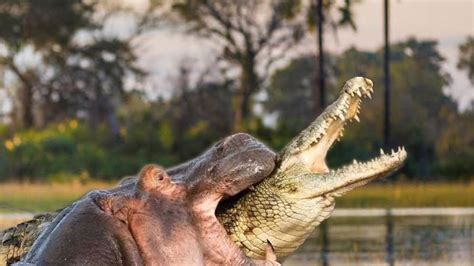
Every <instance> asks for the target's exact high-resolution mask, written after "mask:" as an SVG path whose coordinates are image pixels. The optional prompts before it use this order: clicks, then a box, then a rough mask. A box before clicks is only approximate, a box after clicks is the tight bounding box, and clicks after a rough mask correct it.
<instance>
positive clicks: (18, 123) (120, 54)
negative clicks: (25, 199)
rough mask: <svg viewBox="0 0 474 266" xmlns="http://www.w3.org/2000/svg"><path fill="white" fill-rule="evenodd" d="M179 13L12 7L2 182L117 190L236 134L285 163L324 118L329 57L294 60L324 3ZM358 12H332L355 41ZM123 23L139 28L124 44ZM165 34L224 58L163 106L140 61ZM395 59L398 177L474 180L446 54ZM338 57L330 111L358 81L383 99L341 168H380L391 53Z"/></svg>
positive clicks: (233, 4)
mask: <svg viewBox="0 0 474 266" xmlns="http://www.w3.org/2000/svg"><path fill="white" fill-rule="evenodd" d="M171 2H174V4H173V5H171V8H165V7H164V6H163V5H162V1H150V3H149V5H148V6H146V7H145V8H144V9H140V10H135V9H133V8H131V7H130V6H128V7H127V6H125V7H123V6H121V5H120V4H118V3H115V1H81V0H51V1H46V2H44V1H35V0H27V1H24V0H12V1H7V2H5V3H2V4H0V25H2V27H1V29H0V77H1V78H0V93H1V94H2V95H3V96H4V97H3V99H2V101H1V102H0V107H1V109H2V111H3V112H2V113H1V116H0V119H1V121H0V122H1V124H0V144H1V145H0V180H34V181H36V180H56V181H70V180H71V179H79V180H84V181H86V180H88V179H91V178H100V179H117V178H120V177H122V176H124V175H129V174H133V173H136V172H137V171H138V169H140V167H141V166H142V165H143V164H145V163H148V162H156V163H159V164H162V165H164V166H170V165H173V164H177V163H179V162H183V161H185V160H187V159H190V158H192V157H193V156H196V155H197V154H199V153H200V152H202V151H203V150H204V149H206V148H207V147H208V146H209V145H212V143H214V142H215V141H217V140H218V139H219V138H222V137H224V136H226V135H229V134H232V133H233V132H236V131H246V132H249V133H251V134H253V135H254V136H256V137H258V138H260V139H261V140H262V141H264V142H265V143H267V144H268V145H269V146H271V147H273V148H274V149H276V150H279V149H281V148H282V147H283V146H284V145H285V143H287V142H288V141H289V140H290V138H292V137H293V136H294V135H295V134H297V133H298V132H299V131H300V130H301V129H303V128H304V127H305V126H306V125H307V124H308V123H309V122H310V121H312V120H313V119H314V118H315V117H316V116H317V114H318V113H319V112H320V111H321V108H320V106H319V98H318V97H319V96H318V92H319V88H318V87H317V85H316V84H317V82H316V80H317V79H318V77H317V76H316V75H317V73H319V71H317V67H318V64H317V62H318V58H317V57H316V56H315V55H314V54H303V55H299V56H298V57H290V56H289V53H288V52H289V51H292V49H291V48H293V47H296V46H297V45H299V44H301V42H300V41H301V40H302V39H304V38H305V37H307V36H308V35H310V34H311V33H312V32H313V31H314V28H315V23H316V21H315V20H314V12H315V8H316V7H315V6H314V4H313V1H311V3H312V4H310V5H305V4H302V3H303V2H304V1H287V0H286V1H285V0H279V1H204V0H186V1H171ZM270 2H271V4H270ZM352 2H353V1H344V2H343V3H342V2H341V3H342V6H338V5H337V4H336V3H333V2H331V3H330V4H329V5H327V6H325V7H324V8H325V10H327V11H330V9H331V10H332V9H333V13H332V14H333V15H334V12H336V14H339V15H340V16H339V17H338V16H331V17H329V18H328V19H327V20H326V21H327V23H328V25H330V26H331V27H330V28H337V27H342V26H350V27H352V28H355V26H356V25H354V23H353V21H352V13H351V12H352V8H351V7H352ZM165 6H167V7H169V5H165ZM262 12H263V13H262ZM257 14H268V16H257ZM118 20H123V21H127V23H132V24H133V25H132V26H133V27H130V29H129V32H128V31H127V32H115V33H114V31H113V30H111V29H115V28H114V27H111V26H110V25H113V22H114V21H115V22H116V21H118ZM163 23H164V24H165V25H166V26H172V27H173V25H174V26H176V28H175V29H176V30H177V31H178V30H184V31H186V33H189V34H194V35H195V36H198V37H203V38H208V39H212V40H215V44H216V45H221V46H222V49H221V51H218V52H216V55H215V58H213V59H212V60H214V61H212V60H211V61H212V67H209V68H207V69H206V71H204V72H202V70H198V68H197V67H195V66H194V65H193V64H192V63H191V62H189V61H188V62H183V64H182V65H181V66H180V69H179V71H178V72H179V75H178V76H176V77H175V79H174V81H173V84H172V85H173V86H172V88H173V90H172V91H171V95H170V96H169V97H159V98H158V99H156V100H155V99H153V100H152V99H151V98H150V97H149V96H148V95H147V94H146V93H145V92H146V90H145V87H144V86H143V84H146V82H144V80H145V79H146V78H147V76H148V74H147V69H141V68H140V67H139V66H138V65H137V56H136V54H135V53H136V51H137V49H136V47H137V46H139V45H140V44H141V39H140V38H141V37H143V35H144V34H147V33H148V31H150V30H155V29H157V28H159V27H161V25H162V24H163ZM148 36H152V35H148ZM391 50H392V53H391V71H392V72H391V76H392V88H393V92H392V102H393V105H392V114H393V117H392V129H393V132H392V139H391V145H392V146H394V147H396V146H398V145H404V146H405V147H406V148H407V150H408V154H409V157H408V163H407V166H406V167H405V168H404V169H403V171H402V173H403V175H401V176H398V178H407V179H418V180H419V179H422V180H432V179H448V180H454V179H456V180H470V179H472V178H473V177H474V163H473V161H474V125H473V123H472V122H473V121H474V110H473V109H474V108H471V109H469V110H467V111H465V112H463V113H460V112H459V111H458V107H457V105H456V103H455V102H453V100H452V99H450V98H449V97H448V96H446V94H445V93H444V92H443V90H444V89H445V88H446V87H447V86H448V85H449V84H450V83H451V77H450V76H449V74H448V73H446V72H445V71H444V70H443V68H442V65H443V63H444V59H443V58H442V56H441V55H440V53H439V52H438V50H437V44H436V42H435V41H431V40H417V39H408V40H406V41H403V42H400V43H396V44H393V45H392V47H391ZM326 57H327V60H326V62H327V64H326V69H325V71H324V73H326V75H327V77H326V80H327V81H328V84H327V88H326V89H327V98H328V101H327V102H330V101H331V100H332V99H335V97H336V95H337V93H338V92H339V89H340V88H341V86H342V85H343V83H344V81H345V80H347V79H349V78H351V77H353V76H358V75H360V76H366V77H368V78H370V79H372V80H373V81H374V84H375V90H376V93H375V95H374V99H372V100H367V101H364V103H363V107H362V113H361V123H354V124H352V125H349V126H348V129H347V130H346V131H345V136H344V138H342V141H341V142H340V143H337V144H336V145H335V146H334V147H333V149H332V150H331V151H330V153H329V158H328V160H329V164H330V165H332V166H335V165H340V164H343V163H345V162H349V161H351V160H352V159H353V158H357V159H360V160H363V159H366V158H370V156H372V155H373V154H375V153H378V150H379V147H381V146H382V142H383V141H382V111H383V101H382V95H383V93H382V89H383V88H382V87H381V86H382V84H383V83H382V78H383V77H382V59H383V56H382V53H381V50H377V51H360V50H357V49H348V50H347V51H345V52H343V53H342V54H338V55H334V54H328V55H327V56H326ZM291 58H292V59H291ZM290 59H291V60H290ZM473 61H474V38H472V37H470V38H467V39H466V42H465V43H464V44H463V45H461V46H460V49H459V64H458V67H459V69H461V70H467V73H468V77H469V78H470V79H471V81H472V82H473V84H474V79H473V77H474V74H473V73H474V70H473V69H474V62H473ZM275 62H279V64H278V66H281V65H282V63H284V62H286V66H284V67H280V68H276V66H277V65H276V64H275ZM196 76H197V77H198V78H197V79H196ZM6 106H10V107H11V108H6ZM5 110H7V111H6V112H5Z"/></svg>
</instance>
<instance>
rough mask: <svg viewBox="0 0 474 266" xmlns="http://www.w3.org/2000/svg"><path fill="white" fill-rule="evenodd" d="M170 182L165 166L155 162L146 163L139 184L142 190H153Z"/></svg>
mask: <svg viewBox="0 0 474 266" xmlns="http://www.w3.org/2000/svg"><path fill="white" fill-rule="evenodd" d="M169 182H170V178H169V176H168V174H167V173H166V171H165V170H163V168H161V167H160V166H158V165H155V164H149V165H145V166H144V167H143V168H142V170H141V171H140V174H139V177H138V186H139V188H140V189H142V190H147V191H148V190H153V189H156V188H159V187H161V186H163V184H167V183H169Z"/></svg>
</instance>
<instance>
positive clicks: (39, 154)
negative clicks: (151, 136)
mask: <svg viewBox="0 0 474 266" xmlns="http://www.w3.org/2000/svg"><path fill="white" fill-rule="evenodd" d="M100 138H101V137H100V136H97V134H96V133H94V132H93V131H91V130H90V128H88V127H87V126H85V125H84V124H81V123H79V122H78V121H76V120H69V121H65V122H62V123H59V124H53V125H50V126H49V127H48V128H46V129H44V130H25V131H19V132H15V134H13V135H11V136H10V137H9V138H1V142H2V147H1V148H0V152H1V153H0V154H1V157H0V161H1V164H0V180H5V179H7V178H18V179H19V180H36V179H43V180H50V181H72V180H71V179H77V178H79V179H80V180H81V181H84V180H87V179H89V177H90V176H94V177H98V178H103V179H110V178H117V177H119V175H123V174H124V173H128V174H132V173H134V172H136V168H137V167H139V166H138V165H139V162H136V161H135V160H133V159H132V160H130V158H127V157H126V156H124V155H123V154H117V153H116V152H115V150H114V149H110V150H108V149H106V147H105V146H104V145H103V144H102V143H100V142H99V141H98V140H100Z"/></svg>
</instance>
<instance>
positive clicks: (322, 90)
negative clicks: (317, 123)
mask: <svg viewBox="0 0 474 266" xmlns="http://www.w3.org/2000/svg"><path fill="white" fill-rule="evenodd" d="M317 9H318V18H317V20H316V21H317V23H318V48H319V69H318V70H319V74H318V78H319V109H320V110H319V111H320V112H322V111H323V110H324V107H325V106H326V80H325V79H326V75H325V73H324V46H323V45H324V42H323V38H324V12H323V11H324V10H323V0H317Z"/></svg>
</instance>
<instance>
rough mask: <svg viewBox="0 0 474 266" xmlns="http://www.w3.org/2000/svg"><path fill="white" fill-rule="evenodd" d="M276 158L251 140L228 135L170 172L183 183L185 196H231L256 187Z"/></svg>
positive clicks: (243, 135) (253, 139) (247, 137)
mask: <svg viewBox="0 0 474 266" xmlns="http://www.w3.org/2000/svg"><path fill="white" fill-rule="evenodd" d="M275 161H276V154H275V153H274V152H273V151H271V150H270V149H268V148H267V147H266V146H265V145H263V144H262V143H261V142H259V141H258V140H256V139H255V138H254V137H252V136H250V135H248V134H245V133H238V134H234V135H231V136H229V137H227V138H225V139H223V140H221V141H220V142H218V143H216V144H215V145H214V146H213V147H211V148H210V149H209V150H207V151H206V152H205V153H203V154H202V155H200V156H199V157H197V158H196V159H193V160H192V161H190V162H187V163H184V164H182V165H179V166H177V167H175V168H172V169H170V170H169V171H168V173H169V174H170V175H171V176H172V177H173V180H177V181H180V180H182V181H184V182H185V183H186V187H187V191H188V196H189V197H191V198H196V197H202V196H206V197H212V195H213V196H214V198H215V199H216V200H217V201H219V200H220V199H221V198H222V197H224V198H225V197H228V196H233V195H236V194H237V193H239V192H240V191H242V190H244V189H246V188H248V187H250V186H251V185H253V184H255V183H258V182H259V181H261V180H262V179H263V178H264V177H266V176H268V175H269V174H270V173H271V172H272V170H273V168H274V167H275Z"/></svg>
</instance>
